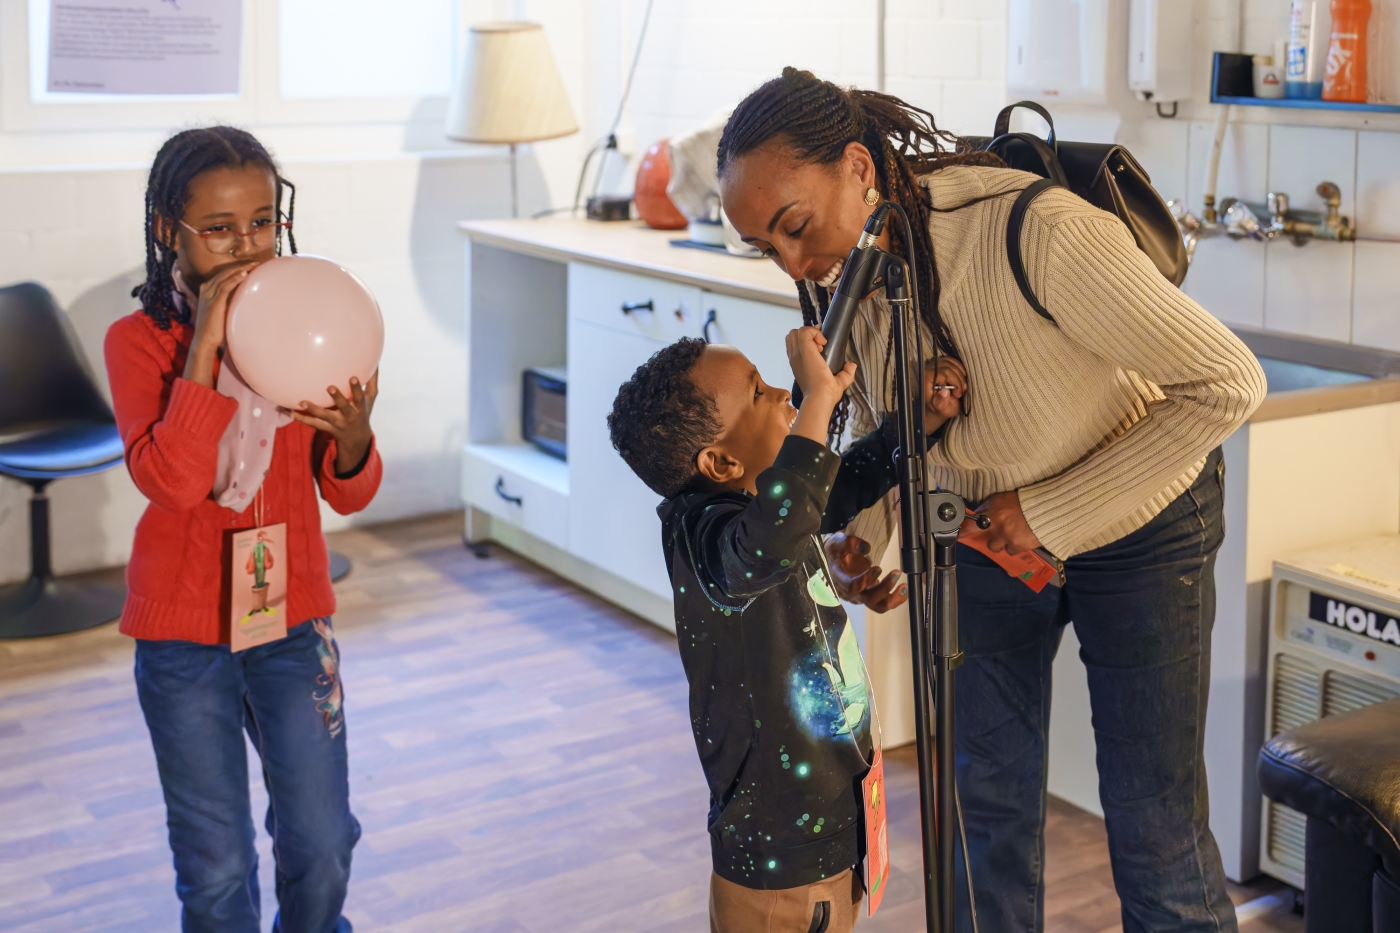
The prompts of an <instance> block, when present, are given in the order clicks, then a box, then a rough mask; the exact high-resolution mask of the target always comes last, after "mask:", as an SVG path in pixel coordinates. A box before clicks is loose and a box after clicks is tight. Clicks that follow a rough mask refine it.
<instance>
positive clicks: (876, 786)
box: [860, 740, 890, 917]
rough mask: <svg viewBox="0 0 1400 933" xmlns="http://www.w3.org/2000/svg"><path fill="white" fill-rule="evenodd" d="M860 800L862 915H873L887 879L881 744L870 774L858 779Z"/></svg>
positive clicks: (878, 904) (882, 894)
mask: <svg viewBox="0 0 1400 933" xmlns="http://www.w3.org/2000/svg"><path fill="white" fill-rule="evenodd" d="M860 790H861V794H860V796H861V799H862V801H863V803H864V806H865V860H864V861H863V862H862V863H861V870H862V871H863V873H864V875H865V890H866V896H865V915H866V916H867V917H873V916H875V911H877V910H879V909H880V900H881V899H882V898H883V897H884V896H885V888H886V887H887V886H888V885H889V881H890V839H889V830H888V826H887V823H886V820H885V759H884V756H883V755H882V754H881V753H880V746H879V744H878V740H877V743H876V745H875V757H874V758H873V759H872V760H871V763H870V773H869V774H867V775H866V776H865V778H864V779H863V780H862V781H861V782H860Z"/></svg>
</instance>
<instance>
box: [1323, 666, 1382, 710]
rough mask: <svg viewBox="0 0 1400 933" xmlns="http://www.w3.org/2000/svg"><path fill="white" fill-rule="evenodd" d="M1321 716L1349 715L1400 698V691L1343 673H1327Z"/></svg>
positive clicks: (1324, 681) (1324, 680) (1324, 679)
mask: <svg viewBox="0 0 1400 933" xmlns="http://www.w3.org/2000/svg"><path fill="white" fill-rule="evenodd" d="M1322 683H1323V686H1322V715H1324V716H1335V715H1337V714H1338V713H1349V712H1351V711H1352V710H1354V709H1362V708H1363V707H1367V706H1374V705H1375V704H1377V703H1384V702H1385V701H1387V700H1394V699H1396V698H1400V689H1397V688H1396V687H1395V686H1393V685H1388V684H1378V683H1374V682H1372V681H1369V680H1362V679H1361V678H1360V677H1356V676H1353V675H1351V674H1348V673H1345V672H1343V671H1328V672H1327V674H1326V676H1325V677H1324V678H1323V682H1322Z"/></svg>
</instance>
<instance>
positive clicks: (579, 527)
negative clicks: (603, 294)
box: [568, 275, 671, 600]
mask: <svg viewBox="0 0 1400 933" xmlns="http://www.w3.org/2000/svg"><path fill="white" fill-rule="evenodd" d="M572 279H573V276H572V275H571V276H570V280H571V282H572ZM662 346H664V344H663V343H662V342H660V341H658V340H650V339H648V338H646V337H639V336H637V335H635V334H626V333H621V332H619V331H615V330H611V329H609V328H606V327H599V326H598V325H596V324H593V323H590V322H588V321H581V320H578V319H577V318H573V317H571V318H570V320H569V415H568V425H569V550H570V551H571V552H573V554H574V555H576V556H577V557H579V558H581V559H582V560H586V561H588V562H590V563H592V564H595V565H597V566H598V567H601V568H602V569H604V570H606V571H608V572H610V573H613V574H615V575H617V576H619V577H622V578H623V579H624V580H628V581H630V582H632V583H635V584H637V585H638V586H641V587H643V588H645V589H647V590H649V591H651V592H652V593H655V594H656V595H658V596H664V597H666V598H667V599H668V600H669V599H670V597H671V585H670V581H669V580H668V579H667V577H666V562H665V559H664V558H663V556H662V553H661V521H660V519H659V518H657V515H656V507H657V505H659V504H660V503H661V497H660V496H658V495H657V494H656V493H654V492H652V491H651V490H650V489H648V488H647V487H646V484H644V483H643V482H642V481H641V480H639V479H637V475H636V474H635V473H633V472H632V470H631V468H630V467H628V466H627V464H625V463H623V462H622V458H621V457H620V456H618V454H617V451H616V450H614V449H613V446H612V441H611V440H610V439H609V437H608V424H607V418H608V413H609V412H610V411H612V406H613V399H614V398H616V397H617V389H618V387H619V386H620V385H622V383H624V382H626V381H627V379H628V378H629V377H631V375H632V373H633V372H634V371H635V370H636V368H637V367H638V366H640V365H641V364H643V363H645V362H646V361H647V358H648V357H650V356H651V355H652V354H653V353H655V352H656V351H657V350H659V349H660V348H661V347H662Z"/></svg>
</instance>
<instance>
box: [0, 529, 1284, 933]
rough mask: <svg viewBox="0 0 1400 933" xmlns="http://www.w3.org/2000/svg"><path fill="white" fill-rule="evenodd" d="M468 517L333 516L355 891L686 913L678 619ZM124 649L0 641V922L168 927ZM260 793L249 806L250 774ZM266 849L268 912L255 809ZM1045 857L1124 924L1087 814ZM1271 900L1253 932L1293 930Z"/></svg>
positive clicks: (1089, 908) (372, 895) (555, 920)
mask: <svg viewBox="0 0 1400 933" xmlns="http://www.w3.org/2000/svg"><path fill="white" fill-rule="evenodd" d="M460 533H461V516H460V514H449V515H443V516H436V517H432V518H427V519H419V520H414V521H409V522H402V523H396V524H391V525H382V526H378V527H374V528H366V529H360V530H354V531H349V532H341V533H338V534H336V535H333V536H331V537H332V544H333V546H334V547H335V548H336V549H337V550H340V551H342V552H344V553H346V554H348V555H349V556H350V557H351V558H352V559H353V561H354V563H355V569H354V572H353V573H352V574H351V575H350V576H349V577H348V578H347V579H346V580H344V581H342V583H341V584H339V585H338V586H337V590H338V592H339V598H340V611H339V612H338V614H337V616H336V622H335V625H336V631H337V636H338V639H339V642H340V646H341V652H342V656H343V673H344V681H345V690H346V707H345V708H346V722H347V730H348V736H349V742H350V768H351V772H350V781H351V793H352V797H353V801H352V802H353V806H354V810H355V812H356V814H357V815H358V817H359V819H360V821H361V823H362V824H363V825H364V837H363V838H362V840H361V841H360V844H359V846H358V847H357V848H356V849H355V855H354V868H353V876H352V879H351V884H350V895H349V900H348V902H347V905H346V915H347V916H348V917H349V918H350V919H351V920H352V921H353V922H354V925H355V929H356V931H358V933H377V931H398V933H457V931H463V933H466V931H472V933H527V931H528V933H545V931H569V933H590V931H638V933H643V931H657V933H666V931H676V933H682V931H684V933H703V931H705V930H707V929H708V925H707V922H706V890H707V884H708V879H709V849H708V844H707V839H706V835H705V812H706V799H705V787H704V783H703V781H702V778H701V774H700V768H699V765H698V763H697V762H696V759H695V749H694V746H693V744H692V741H691V736H690V730H689V726H688V717H687V712H686V685H685V678H684V675H683V673H682V671H681V665H680V659H679V656H678V654H677V652H676V645H675V640H674V638H672V637H671V636H670V635H667V634H666V633H664V632H661V631H659V630H657V629H656V628H654V627H652V626H651V625H648V624H647V623H645V622H642V621H639V620H638V619H636V618H634V617H632V616H630V615H628V614H627V613H625V612H623V611H621V610H619V609H617V608H615V607H613V606H611V605H609V604H607V603H604V602H602V601H601V600H599V599H597V598H595V597H593V596H591V595H589V594H586V593H583V592H581V591H580V590H578V589H577V588H575V587H574V586H572V585H571V584H569V583H566V582H564V581H563V580H561V579H559V578H557V577H555V576H553V575H551V574H550V573H549V572H548V571H546V570H544V569H541V568H540V567H537V566H535V565H532V564H530V563H528V562H526V561H524V560H522V559H520V558H518V557H515V556H513V555H511V554H509V553H507V552H504V551H502V550H501V549H499V548H495V547H493V548H492V556H491V557H490V558H489V559H485V560H483V559H478V558H477V557H475V556H473V554H472V553H471V552H470V551H468V550H465V549H464V548H463V547H462V545H461V539H460ZM131 662H132V642H131V641H130V640H129V639H127V638H125V637H123V636H121V635H120V634H118V633H117V632H116V627H115V625H107V626H103V627H101V628H98V629H95V630H92V631H88V632H83V633H79V634H76V635H68V636H60V637H55V638H46V639H37V640H32V641H23V642H0V930H3V931H23V933H41V931H42V933H88V931H92V933H96V931H102V933H118V931H122V933H128V931H129V933H165V931H175V930H177V929H178V927H179V919H178V918H179V905H178V902H177V900H176V897H175V892H174V873H173V871H172V869H171V867H170V853H169V850H168V848H167V844H166V838H165V825H164V820H165V811H164V805H163V803H162V800H161V793H160V785H159V782H158V780H157V777H156V771H155V762H154V759H153V757H152V754H151V749H150V743H149V739H148V737H147V734H146V728H145V724H144V722H143V720H142V717H141V712H140V709H139V708H138V706H137V702H136V695H135V688H134V686H133V683H132V676H131ZM249 754H250V755H252V754H253V753H252V751H251V749H250V750H249ZM253 761H254V762H256V757H254V758H253ZM887 761H888V762H889V764H888V768H889V785H890V798H889V800H890V803H889V812H890V818H891V824H892V825H891V849H892V856H893V860H894V863H895V874H894V876H893V879H892V882H891V886H890V890H889V894H888V895H887V896H886V898H885V906H884V907H883V908H882V909H881V912H880V914H879V916H878V917H876V918H875V919H874V920H873V921H869V920H862V921H861V923H860V929H862V930H868V931H871V933H875V931H889V933H892V931H911V933H912V931H915V930H918V929H921V927H920V915H921V910H922V909H921V904H920V889H919V881H918V851H919V849H918V820H917V775H916V773H915V770H914V767H913V755H912V752H911V750H910V749H896V750H892V751H891V752H890V753H889V754H888V756H887ZM253 771H254V773H255V774H256V768H254V769H253ZM251 793H252V794H253V797H254V810H255V813H261V811H262V809H263V807H265V805H266V795H265V794H264V792H263V790H262V787H261V782H260V781H259V780H258V779H257V778H256V777H255V779H254V782H253V786H252V788H251ZM259 851H260V853H261V861H262V865H261V873H262V890H263V903H264V929H265V930H266V929H267V928H268V927H269V926H270V925H271V917H272V913H273V911H274V909H275V904H274V901H273V897H272V891H273V883H272V858H271V852H270V849H269V846H268V840H267V838H266V835H265V834H264V833H263V832H262V831H261V828H259ZM1046 861H1047V869H1046V874H1047V896H1046V901H1047V903H1046V917H1047V929H1048V930H1049V931H1051V933H1099V931H1110V930H1117V929H1119V926H1118V902H1117V897H1116V895H1115V894H1114V892H1113V885H1112V880H1111V877H1110V874H1109V868H1108V858H1107V852H1106V849H1105V844H1104V831H1103V823H1102V821H1100V820H1098V819H1096V818H1095V817H1093V816H1091V815H1090V814H1087V813H1085V812H1083V811H1081V810H1078V809H1076V808H1074V807H1072V806H1070V805H1069V804H1066V803H1063V802H1060V801H1055V800H1052V805H1051V809H1050V816H1049V829H1048V841H1047V859H1046ZM1277 889H1278V885H1276V884H1272V883H1266V884H1261V885H1256V886H1252V887H1249V888H1239V889H1234V890H1233V891H1232V895H1233V896H1234V897H1235V899H1236V901H1237V902H1239V903H1242V902H1246V901H1250V900H1253V899H1255V898H1258V897H1261V896H1265V897H1269V896H1272V897H1274V898H1275V899H1277V900H1282V899H1283V898H1282V897H1280V896H1279V895H1278V894H1276V893H1273V892H1276V891H1277ZM1269 903H1270V902H1268V901H1264V902H1256V906H1255V907H1254V908H1252V910H1253V911H1254V913H1256V914H1258V916H1257V917H1256V918H1255V919H1252V920H1250V921H1249V922H1247V923H1245V924H1244V926H1243V927H1242V929H1243V930H1244V931H1246V933H1263V931H1266V930H1267V931H1289V933H1294V931H1301V929H1302V925H1301V921H1300V920H1298V919H1297V918H1296V917H1293V916H1292V915H1291V914H1289V913H1288V911H1287V910H1286V909H1284V908H1279V909H1275V910H1260V909H1259V906H1260V904H1264V905H1268V904H1269Z"/></svg>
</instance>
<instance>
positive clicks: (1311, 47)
mask: <svg viewBox="0 0 1400 933" xmlns="http://www.w3.org/2000/svg"><path fill="white" fill-rule="evenodd" d="M1331 35H1332V14H1331V3H1330V0H1293V5H1292V7H1291V8H1290V10H1289V16H1288V55H1287V67H1288V74H1287V84H1286V85H1285V90H1286V96H1288V97H1290V98H1293V99H1294V100H1321V99H1322V73H1323V70H1324V68H1325V67H1326V64H1327V45H1328V42H1329V41H1330V39H1331Z"/></svg>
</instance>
